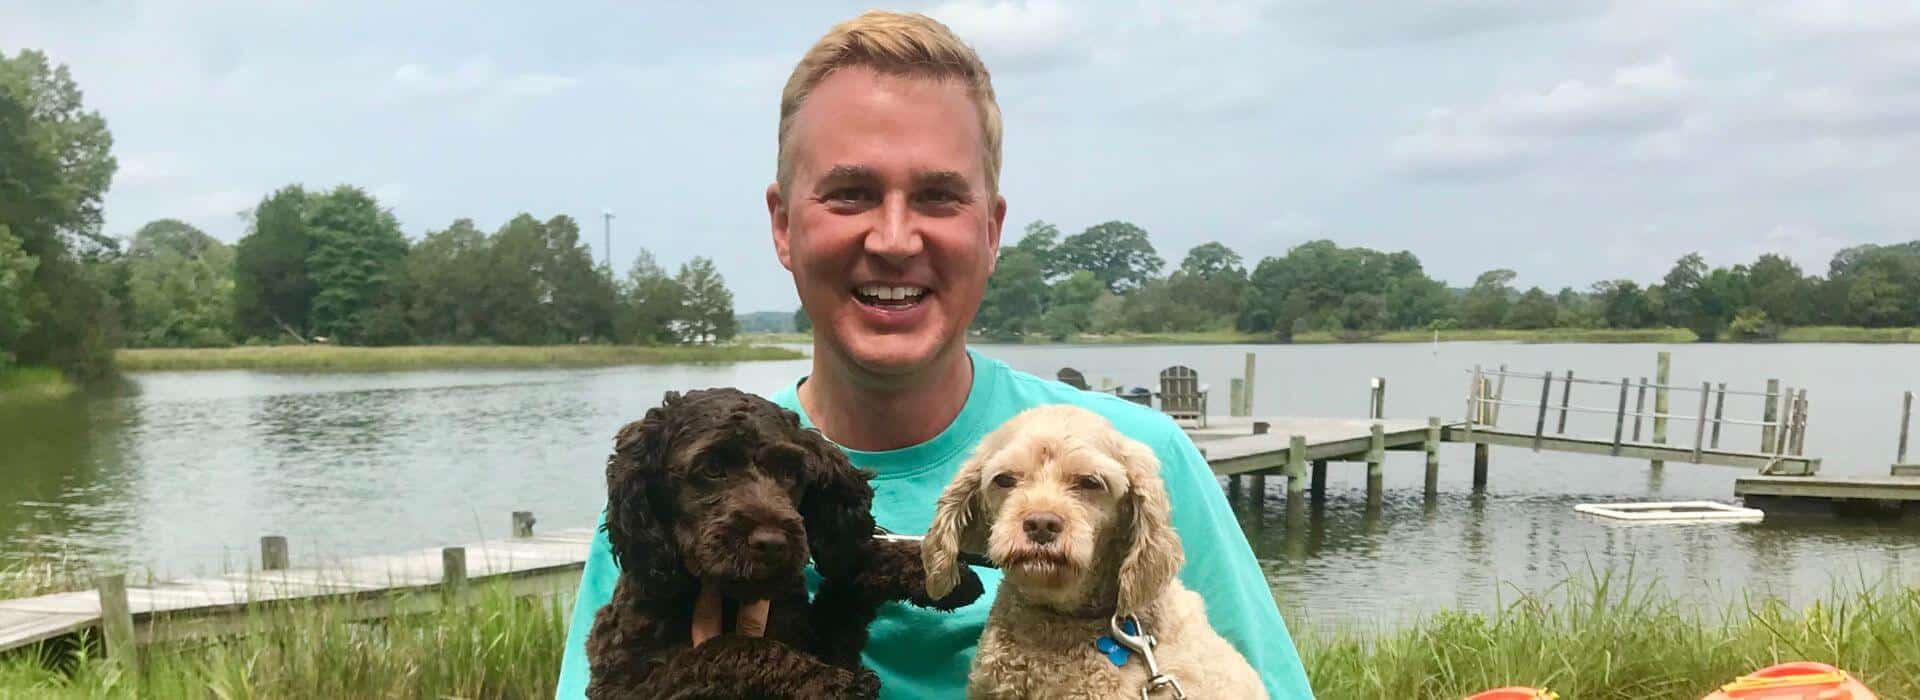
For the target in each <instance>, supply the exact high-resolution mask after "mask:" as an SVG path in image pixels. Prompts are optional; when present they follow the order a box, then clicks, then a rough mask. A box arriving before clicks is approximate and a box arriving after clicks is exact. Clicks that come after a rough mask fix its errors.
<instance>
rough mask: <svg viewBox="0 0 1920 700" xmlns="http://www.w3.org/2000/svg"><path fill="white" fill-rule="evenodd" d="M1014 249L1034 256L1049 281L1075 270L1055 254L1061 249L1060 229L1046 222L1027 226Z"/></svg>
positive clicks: (1037, 222)
mask: <svg viewBox="0 0 1920 700" xmlns="http://www.w3.org/2000/svg"><path fill="white" fill-rule="evenodd" d="M1001 247H1002V248H1006V247H1008V246H1001ZM1012 247H1014V248H1018V249H1020V250H1023V251H1026V252H1027V253H1029V254H1031V255H1033V259H1034V260H1038V261H1039V262H1040V269H1041V272H1042V274H1044V275H1045V276H1046V278H1047V279H1053V278H1056V277H1062V276H1065V275H1068V274H1072V272H1073V269H1072V268H1071V267H1069V266H1068V265H1067V261H1066V259H1065V258H1064V257H1062V256H1060V255H1056V254H1055V252H1056V250H1057V249H1058V248H1059V247H1060V227H1058V226H1055V225H1053V224H1050V223H1047V222H1045V221H1034V222H1033V223H1030V224H1027V228H1026V231H1025V233H1023V234H1022V235H1021V236H1020V242H1019V243H1016V244H1014V245H1013V246H1012Z"/></svg>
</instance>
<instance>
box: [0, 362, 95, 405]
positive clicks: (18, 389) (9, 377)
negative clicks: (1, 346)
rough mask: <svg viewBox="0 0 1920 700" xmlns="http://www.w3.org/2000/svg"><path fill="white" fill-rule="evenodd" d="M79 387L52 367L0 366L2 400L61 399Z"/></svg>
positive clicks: (0, 393)
mask: <svg viewBox="0 0 1920 700" xmlns="http://www.w3.org/2000/svg"><path fill="white" fill-rule="evenodd" d="M77 388H78V387H76V386H75V385H74V384H73V382H72V381H69V380H68V379H67V377H66V375H63V374H61V373H60V370H57V369H53V368H51V367H0V401H14V400H48V399H60V398H65V397H67V396H70V395H72V394H73V392H74V391H75V390H76V389H77Z"/></svg>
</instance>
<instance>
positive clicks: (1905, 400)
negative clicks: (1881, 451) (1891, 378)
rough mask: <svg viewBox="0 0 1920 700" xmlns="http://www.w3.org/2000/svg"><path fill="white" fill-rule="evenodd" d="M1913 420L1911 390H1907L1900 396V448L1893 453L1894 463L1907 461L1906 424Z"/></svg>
mask: <svg viewBox="0 0 1920 700" xmlns="http://www.w3.org/2000/svg"><path fill="white" fill-rule="evenodd" d="M1912 422H1913V392H1911V391H1909V392H1907V393H1906V394H1904V395H1902V396H1901V398H1900V450H1899V451H1898V452H1896V453H1894V457H1893V463H1894V464H1906V463H1907V426H1908V424H1910V423H1912Z"/></svg>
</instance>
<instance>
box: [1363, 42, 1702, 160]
mask: <svg viewBox="0 0 1920 700" xmlns="http://www.w3.org/2000/svg"><path fill="white" fill-rule="evenodd" d="M1692 88H1693V84H1692V81H1690V80H1689V79H1688V78H1687V77H1686V76H1684V75H1682V74H1681V73H1680V70H1679V68H1678V67H1677V66H1676V65H1675V62H1674V60H1673V59H1672V58H1671V57H1662V58H1661V59H1659V60H1657V61H1651V62H1647V63H1638V64H1631V65H1627V66H1623V67H1621V68H1619V69H1617V70H1615V71H1614V72H1613V74H1612V75H1611V76H1609V77H1608V78H1607V79H1606V80H1604V81H1599V82H1589V81H1585V80H1566V81H1562V82H1560V83H1558V84H1556V85H1554V86H1553V87H1551V88H1548V89H1546V90H1544V91H1537V92H1521V93H1514V94H1507V95H1500V96H1496V97H1494V98H1492V99H1489V100H1487V101H1486V102H1484V103H1481V104H1478V105H1471V106H1467V107H1442V108H1435V109H1430V110H1428V111H1427V113H1426V114H1425V115H1423V116H1422V117H1421V119H1420V121H1419V123H1418V124H1417V125H1416V126H1415V127H1414V129H1413V130H1412V131H1411V132H1409V133H1407V134H1405V135H1403V136H1401V137H1400V138H1398V139H1397V140H1395V141H1394V142H1393V143H1392V144H1391V145H1390V146H1389V157H1390V159H1391V160H1392V162H1393V163H1394V165H1395V166H1396V167H1398V168H1400V169H1402V170H1403V171H1406V172H1409V173H1412V174H1414V175H1419V176H1437V177H1484V176H1491V175H1497V174H1501V173H1505V172H1511V171H1513V170H1516V169H1519V168H1521V167H1523V166H1525V165H1526V164H1528V163H1531V162H1536V161H1538V160H1540V159H1543V158H1545V157H1547V156H1549V155H1573V154H1574V152H1575V151H1577V150H1580V149H1579V146H1581V145H1583V144H1590V143H1592V142H1594V141H1602V142H1606V145H1609V146H1616V147H1618V148H1619V149H1630V148H1631V146H1632V144H1633V143H1634V141H1635V139H1637V138H1643V137H1646V136H1647V135H1651V134H1657V135H1658V136H1657V137H1655V138H1656V139H1657V141H1658V143H1653V144H1649V145H1647V146H1646V148H1650V149H1653V150H1657V151H1665V152H1674V151H1678V150H1680V149H1681V148H1683V146H1684V144H1682V143H1680V142H1679V141H1678V140H1679V139H1681V138H1683V137H1684V136H1685V135H1686V134H1687V133H1688V131H1687V130H1686V129H1685V128H1684V127H1685V126H1686V124H1687V123H1688V119H1689V116H1690V107H1691V106H1692V105H1693V103H1692V98H1693V97H1694V93H1693V90H1692ZM1676 127H1681V128H1676Z"/></svg>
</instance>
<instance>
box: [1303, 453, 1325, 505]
mask: <svg viewBox="0 0 1920 700" xmlns="http://www.w3.org/2000/svg"><path fill="white" fill-rule="evenodd" d="M1307 490H1308V491H1309V492H1311V493H1312V495H1313V497H1314V498H1315V499H1322V498H1326V497H1327V460H1324V459H1316V460H1313V483H1312V484H1311V485H1309V486H1308V487H1307Z"/></svg>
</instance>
